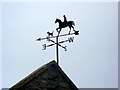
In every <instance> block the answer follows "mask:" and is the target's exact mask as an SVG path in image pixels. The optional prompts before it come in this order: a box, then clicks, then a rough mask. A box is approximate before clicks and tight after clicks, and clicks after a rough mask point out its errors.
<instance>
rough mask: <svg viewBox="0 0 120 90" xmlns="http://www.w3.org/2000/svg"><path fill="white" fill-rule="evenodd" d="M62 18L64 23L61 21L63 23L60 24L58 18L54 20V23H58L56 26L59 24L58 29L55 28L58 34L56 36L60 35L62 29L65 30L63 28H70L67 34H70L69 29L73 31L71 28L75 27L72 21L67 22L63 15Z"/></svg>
mask: <svg viewBox="0 0 120 90" xmlns="http://www.w3.org/2000/svg"><path fill="white" fill-rule="evenodd" d="M63 17H64V21H63V22H62V21H61V20H60V19H58V18H56V20H55V23H58V24H59V27H58V28H56V30H57V32H58V35H59V34H60V32H61V30H62V28H65V27H69V28H70V30H69V34H70V32H71V28H73V30H74V27H73V26H75V23H74V21H67V18H66V16H65V15H63ZM58 29H59V30H58ZM74 31H75V30H74Z"/></svg>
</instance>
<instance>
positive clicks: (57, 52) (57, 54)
mask: <svg viewBox="0 0 120 90" xmlns="http://www.w3.org/2000/svg"><path fill="white" fill-rule="evenodd" d="M56 58H57V65H59V50H58V36H57V37H56Z"/></svg>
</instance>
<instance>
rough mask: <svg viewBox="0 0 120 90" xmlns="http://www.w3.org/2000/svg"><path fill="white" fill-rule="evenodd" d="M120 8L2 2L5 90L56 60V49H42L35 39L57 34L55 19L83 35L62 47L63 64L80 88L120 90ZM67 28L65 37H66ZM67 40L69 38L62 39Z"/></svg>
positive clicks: (95, 5) (98, 4)
mask: <svg viewBox="0 0 120 90" xmlns="http://www.w3.org/2000/svg"><path fill="white" fill-rule="evenodd" d="M117 5H118V4H117V3H115V2H111V3H105V2H103V3H95V2H93V3H88V2H84V3H3V4H2V27H3V33H2V34H3V38H2V40H3V44H2V45H3V53H2V54H3V58H2V62H3V63H2V70H3V72H2V75H3V76H2V78H3V80H2V81H3V82H2V84H3V86H2V87H3V88H4V87H11V86H13V85H14V84H15V83H17V82H18V81H19V80H21V79H23V78H24V77H25V76H27V75H28V74H30V73H31V72H32V71H34V70H35V69H37V68H38V67H40V66H41V65H43V64H46V63H47V62H49V61H51V60H54V59H55V52H54V51H55V47H51V48H48V49H47V50H46V51H43V50H42V45H43V44H44V43H48V42H46V41H42V42H36V41H35V40H36V38H38V37H44V36H46V35H47V34H46V32H47V31H53V30H54V31H55V28H56V27H57V26H58V25H57V24H55V23H54V22H55V19H56V18H60V19H62V20H63V17H62V16H63V15H64V14H65V15H66V16H67V18H68V20H73V21H75V25H76V26H75V29H77V30H79V31H80V32H81V33H80V35H79V36H75V40H74V43H71V44H69V43H65V44H63V45H66V46H67V49H68V51H67V52H65V51H64V50H63V49H61V48H60V66H61V67H62V69H63V70H64V71H65V73H66V74H67V75H68V76H69V77H70V78H71V80H72V81H73V82H74V83H75V84H76V85H77V87H80V88H117V87H118V28H117V27H118V6H117ZM67 32H68V28H66V29H64V30H63V31H62V32H61V34H64V33H67ZM62 39H67V37H66V38H61V39H60V40H62Z"/></svg>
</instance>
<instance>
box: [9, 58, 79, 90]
mask: <svg viewBox="0 0 120 90" xmlns="http://www.w3.org/2000/svg"><path fill="white" fill-rule="evenodd" d="M9 90H78V88H77V87H76V86H75V85H74V83H73V82H72V81H71V80H70V79H69V77H68V76H67V75H66V74H65V73H64V72H63V70H62V69H61V68H60V66H58V65H57V63H56V62H55V61H54V60H53V61H51V62H49V63H47V64H45V65H43V66H42V67H40V68H38V69H37V70H35V71H34V72H32V73H31V74H30V75H28V76H27V77H26V78H24V79H23V80H21V81H20V82H18V83H17V84H15V85H14V86H13V87H11V88H10V89H9Z"/></svg>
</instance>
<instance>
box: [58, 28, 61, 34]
mask: <svg viewBox="0 0 120 90" xmlns="http://www.w3.org/2000/svg"><path fill="white" fill-rule="evenodd" d="M60 32H61V28H60V30H59V31H58V36H59V34H60Z"/></svg>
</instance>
